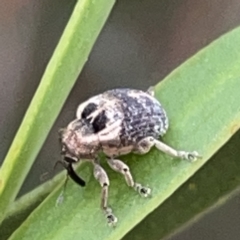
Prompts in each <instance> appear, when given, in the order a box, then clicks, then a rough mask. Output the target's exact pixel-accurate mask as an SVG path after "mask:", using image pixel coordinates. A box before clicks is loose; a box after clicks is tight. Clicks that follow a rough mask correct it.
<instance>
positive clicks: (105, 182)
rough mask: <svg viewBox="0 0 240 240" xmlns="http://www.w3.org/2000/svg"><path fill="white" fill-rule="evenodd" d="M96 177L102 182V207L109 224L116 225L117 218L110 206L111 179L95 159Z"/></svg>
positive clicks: (94, 172)
mask: <svg viewBox="0 0 240 240" xmlns="http://www.w3.org/2000/svg"><path fill="white" fill-rule="evenodd" d="M93 166H94V171H93V174H94V177H95V178H96V180H97V181H98V182H99V183H100V185H101V187H102V193H101V208H102V210H103V211H104V214H105V216H106V218H107V221H108V225H109V226H114V225H115V224H116V223H117V218H116V217H115V216H114V214H113V213H112V209H111V208H110V207H109V206H108V187H109V179H108V176H107V173H106V172H105V170H104V169H103V168H102V167H101V166H100V165H99V164H98V163H97V162H96V161H95V160H94V161H93Z"/></svg>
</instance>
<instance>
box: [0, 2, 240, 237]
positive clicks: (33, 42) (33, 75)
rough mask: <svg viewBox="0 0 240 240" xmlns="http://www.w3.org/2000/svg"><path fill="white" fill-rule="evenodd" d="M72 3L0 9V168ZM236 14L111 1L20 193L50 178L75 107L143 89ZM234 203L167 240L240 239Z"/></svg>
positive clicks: (239, 18)
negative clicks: (119, 90)
mask: <svg viewBox="0 0 240 240" xmlns="http://www.w3.org/2000/svg"><path fill="white" fill-rule="evenodd" d="M74 4H75V1H73V0H68V1H63V0H58V1H56V0H52V1H47V0H41V1H40V0H35V1H29V0H20V1H17V0H8V1H7V0H2V2H1V8H0V72H1V74H0V82H1V90H0V102H1V104H0V113H1V121H0V136H1V141H0V161H2V159H4V157H5V155H6V153H7V150H8V148H9V146H10V144H11V142H12V139H13V137H14V135H15V133H16V130H17V128H18V126H19V124H20V122H21V120H22V117H23V115H24V113H25V111H26V109H27V107H28V105H29V102H30V100H31V98H32V96H33V94H34V92H35V90H36V88H37V86H38V84H39V81H40V79H41V76H42V74H43V72H44V69H45V67H46V65H47V63H48V61H49V59H50V57H51V55H52V53H53V50H54V48H55V46H56V44H57V42H58V40H59V38H60V36H61V33H62V31H63V29H64V27H65V25H66V23H67V21H68V18H69V16H70V14H71V12H72V9H73V7H74ZM239 12H240V2H239V1H238V0H229V1H223V0H211V1H207V0H198V1H197V0H182V1H176V0H175V1H174V0H168V1H167V0H163V1H157V0H145V1H143V0H131V1H129V0H121V1H117V3H116V5H115V7H114V10H113V12H112V14H111V16H110V18H109V19H108V21H107V24H106V26H105V28H104V29H103V31H102V33H101V35H100V36H99V38H98V41H97V43H96V44H95V47H94V49H93V51H92V54H91V56H90V59H89V61H88V63H87V64H86V66H85V68H84V71H83V72H82V74H81V76H80V77H79V80H78V81H77V83H76V86H75V87H74V89H73V91H72V92H71V94H70V96H69V99H68V101H67V102H66V104H65V106H64V108H63V110H62V112H61V115H60V116H59V118H58V120H57V121H56V123H55V125H54V127H53V129H52V131H51V132H50V134H49V137H48V139H47V141H46V143H45V145H44V147H43V149H42V150H41V152H40V154H39V156H38V158H37V160H36V162H35V164H34V166H33V168H32V171H31V172H30V174H29V176H28V178H27V180H26V182H25V184H24V186H23V188H22V190H21V194H24V193H26V192H28V191H30V190H31V189H33V188H34V187H35V186H37V185H38V184H40V183H41V175H42V174H43V173H45V172H48V171H49V170H50V171H51V170H52V168H53V165H54V164H55V162H56V161H57V160H59V157H60V154H59V152H60V149H59V145H58V139H57V138H58V135H57V131H58V129H59V128H60V127H62V126H65V125H66V124H67V123H68V122H69V121H70V120H71V119H72V118H73V117H74V114H75V110H76V107H77V105H78V104H79V103H80V102H82V101H83V100H84V99H86V98H87V97H89V96H91V95H94V94H96V93H99V92H101V91H103V90H106V89H109V88H114V87H134V88H140V89H147V88H148V87H149V86H151V85H154V84H156V83H157V82H159V80H161V79H162V78H163V77H164V76H166V75H167V74H168V73H170V72H171V71H172V70H173V69H175V68H176V67H177V66H178V65H179V64H181V63H182V62H184V61H185V60H186V59H187V58H189V57H190V56H192V55H193V54H195V53H196V52H197V51H198V50H200V49H201V48H202V47H204V46H206V45H207V44H208V43H210V42H211V41H213V40H214V39H216V38H218V37H219V36H221V35H222V34H223V33H225V32H227V31H229V30H231V29H233V28H234V27H236V26H239V25H240V14H239ZM193 80H194V79H193ZM199 84H201V83H199ZM49 178H51V176H49ZM239 203H240V194H238V195H236V196H235V197H234V198H232V199H231V200H230V201H228V202H227V203H226V204H225V205H223V206H221V207H220V208H218V209H215V210H214V211H212V212H210V213H209V214H207V215H205V216H204V217H203V218H201V219H200V220H199V221H197V222H195V223H194V224H193V225H192V226H190V227H188V228H187V229H185V230H184V231H183V232H181V233H179V234H177V235H176V236H174V237H171V238H170V239H172V240H177V239H178V240H190V239H191V240H192V239H196V240H198V239H199V240H200V239H207V240H208V239H211V240H215V239H216V240H218V239H220V240H221V239H231V240H234V239H240V229H239V225H240V207H239V206H240V204H239ZM159 227H160V226H159Z"/></svg>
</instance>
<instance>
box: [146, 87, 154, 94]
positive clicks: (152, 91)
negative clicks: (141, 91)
mask: <svg viewBox="0 0 240 240" xmlns="http://www.w3.org/2000/svg"><path fill="white" fill-rule="evenodd" d="M147 93H148V94H149V95H150V96H152V97H154V87H153V86H151V87H149V88H148V90H147Z"/></svg>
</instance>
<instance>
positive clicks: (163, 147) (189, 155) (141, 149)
mask: <svg viewBox="0 0 240 240" xmlns="http://www.w3.org/2000/svg"><path fill="white" fill-rule="evenodd" d="M153 146H156V148H157V149H159V150H160V151H162V152H164V153H166V154H168V155H170V156H172V157H178V158H181V159H184V160H187V161H190V162H194V161H196V160H197V159H198V158H200V155H199V154H198V153H197V152H196V151H193V152H186V151H177V150H175V149H174V148H172V147H170V146H168V145H167V144H165V143H163V142H161V141H159V140H157V139H154V138H153V137H147V138H144V139H143V140H141V141H140V142H139V143H138V146H137V151H136V152H138V153H140V154H144V153H147V152H148V151H149V150H150V149H151V148H152V147H153Z"/></svg>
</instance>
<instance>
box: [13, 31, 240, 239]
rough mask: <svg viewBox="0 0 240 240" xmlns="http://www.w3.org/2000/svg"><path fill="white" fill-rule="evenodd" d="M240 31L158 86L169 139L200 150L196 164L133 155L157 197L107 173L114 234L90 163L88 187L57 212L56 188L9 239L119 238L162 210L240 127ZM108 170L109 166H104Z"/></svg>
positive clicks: (72, 188) (140, 177)
mask: <svg viewBox="0 0 240 240" xmlns="http://www.w3.org/2000/svg"><path fill="white" fill-rule="evenodd" d="M239 65H240V28H238V29H236V30H234V31H232V32H230V33H228V34H226V35H225V36H223V37H221V38H220V39H219V40H217V41H215V42H214V43H212V44H211V45H210V46H208V47H207V48H205V49H204V50H202V51H201V52H199V53H198V54H197V55H196V56H195V57H193V58H191V59H190V60H188V61H187V62H186V63H185V64H183V65H182V66H180V67H179V68H178V69H176V70H175V71H174V72H173V73H172V74H170V75H169V76H168V77H167V78H166V79H165V81H163V82H162V83H161V84H159V85H157V86H156V88H155V90H156V97H157V98H158V99H161V102H162V104H163V106H164V107H165V109H166V111H167V113H168V115H169V118H170V124H171V127H170V130H169V132H168V133H167V134H166V137H164V142H166V143H168V144H170V145H172V146H174V147H176V148H177V149H184V150H197V151H198V152H199V153H201V154H202V156H203V158H202V159H201V160H199V161H197V162H195V163H192V164H190V163H188V162H186V161H182V160H179V159H173V158H171V157H169V156H166V155H165V154H163V153H161V152H159V151H157V150H156V149H154V150H152V151H151V152H150V153H149V154H147V155H145V156H137V155H131V156H127V157H126V158H125V159H126V162H127V164H128V165H129V166H130V168H131V169H132V173H133V176H134V177H135V179H136V181H138V182H141V183H144V184H149V186H151V188H152V190H153V195H152V197H151V199H142V198H140V197H139V196H137V193H135V192H134V191H131V190H130V189H128V188H127V187H126V184H125V183H124V181H123V179H122V177H121V176H119V175H117V174H116V173H113V172H112V171H109V170H108V169H107V170H108V173H109V177H110V179H111V188H110V199H109V202H110V205H111V206H112V207H113V210H114V213H115V214H116V215H117V217H118V218H119V223H118V226H117V227H116V228H115V229H111V228H109V227H107V226H106V221H105V219H104V217H103V215H102V213H101V211H100V210H99V204H100V197H99V198H98V196H99V194H100V187H99V185H98V183H97V182H96V181H94V179H93V176H92V167H91V166H90V165H89V164H84V165H83V166H82V167H81V169H80V170H81V176H83V178H85V179H86V180H87V182H88V184H87V187H86V188H79V186H77V185H76V184H74V183H71V184H69V186H68V189H67V194H66V196H65V201H64V203H63V204H62V205H61V206H60V207H56V206H55V204H56V199H57V197H58V195H59V193H60V190H61V189H60V188H61V187H59V188H57V189H56V190H55V191H54V192H53V193H51V194H50V195H49V196H48V197H47V198H46V200H45V201H44V202H43V203H42V204H40V206H39V207H38V208H37V209H36V210H35V211H34V212H33V213H32V214H31V215H30V216H29V217H28V218H27V220H26V221H25V222H24V223H23V224H22V225H21V227H20V228H19V229H18V230H17V231H15V232H14V234H13V235H12V236H11V238H10V239H25V240H27V239H32V238H33V237H34V239H50V238H51V239H58V240H60V239H73V240H74V239H96V236H97V238H98V239H114V240H115V239H120V238H122V237H123V236H124V235H125V234H126V233H127V232H128V231H129V230H130V229H131V228H133V227H134V226H135V225H136V224H137V223H139V222H140V221H141V220H142V219H143V218H144V217H145V216H146V215H147V214H149V213H150V212H151V211H153V210H154V209H155V208H157V207H158V206H159V205H160V204H161V203H162V202H164V201H165V200H166V199H167V198H168V197H169V196H170V195H171V194H172V193H173V192H174V191H176V190H177V189H178V188H179V187H180V186H181V185H182V184H183V183H184V182H185V181H186V180H187V179H188V178H189V177H191V176H192V175H193V174H194V173H195V172H196V171H197V170H198V169H199V168H200V167H201V166H203V164H204V163H205V162H206V161H207V160H208V159H209V158H210V157H211V156H212V155H213V154H214V153H215V152H216V151H217V150H218V149H219V148H220V147H221V146H222V145H223V144H224V143H226V141H227V140H228V139H229V138H230V137H231V136H232V135H233V134H234V133H235V132H236V131H237V129H239V124H240V104H239V102H240V94H239V84H240V68H239ZM104 166H105V164H104Z"/></svg>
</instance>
